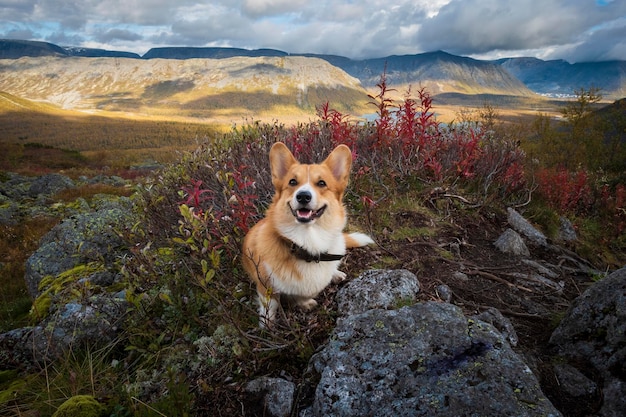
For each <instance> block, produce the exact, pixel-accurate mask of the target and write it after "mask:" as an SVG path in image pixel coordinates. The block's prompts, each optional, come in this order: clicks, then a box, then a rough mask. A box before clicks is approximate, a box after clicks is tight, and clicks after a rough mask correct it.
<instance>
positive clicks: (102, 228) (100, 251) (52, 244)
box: [25, 197, 134, 298]
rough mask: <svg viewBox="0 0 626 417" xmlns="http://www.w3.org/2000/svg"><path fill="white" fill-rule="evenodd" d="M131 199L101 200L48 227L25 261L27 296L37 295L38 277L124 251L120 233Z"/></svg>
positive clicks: (128, 216) (111, 259) (130, 218)
mask: <svg viewBox="0 0 626 417" xmlns="http://www.w3.org/2000/svg"><path fill="white" fill-rule="evenodd" d="M133 218H134V217H133V209H132V202H131V201H130V199H128V198H126V197H121V198H117V199H115V200H110V201H108V200H103V201H101V202H99V203H97V204H96V207H95V210H94V211H93V212H88V213H83V214H77V215H75V216H73V217H70V218H68V219H65V220H63V222H61V223H60V224H58V225H57V226H55V227H54V228H52V230H51V231H50V232H48V234H46V235H45V236H44V237H43V239H42V240H41V242H40V246H39V248H38V249H37V250H36V251H35V253H33V255H31V256H30V258H28V260H27V261H26V273H25V280H26V286H27V288H28V292H29V294H30V295H31V297H33V298H36V297H37V296H38V295H39V292H40V290H39V283H40V282H41V280H42V278H44V277H46V276H48V275H51V276H57V275H59V274H60V273H62V272H64V271H67V270H69V269H72V268H74V267H76V266H78V265H81V264H86V263H89V262H93V261H98V262H102V261H104V263H105V264H110V263H112V262H114V261H115V260H116V259H117V258H118V257H119V255H120V251H125V250H126V242H125V241H124V240H123V238H122V237H120V232H121V231H122V230H124V229H126V228H129V227H130V226H132V224H133V223H134V221H133Z"/></svg>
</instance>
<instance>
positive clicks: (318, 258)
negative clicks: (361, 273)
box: [285, 239, 344, 263]
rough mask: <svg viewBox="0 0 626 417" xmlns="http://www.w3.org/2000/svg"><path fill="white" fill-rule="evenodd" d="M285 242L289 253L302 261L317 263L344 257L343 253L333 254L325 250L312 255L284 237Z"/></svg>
mask: <svg viewBox="0 0 626 417" xmlns="http://www.w3.org/2000/svg"><path fill="white" fill-rule="evenodd" d="M285 242H286V243H287V244H288V245H289V246H290V249H291V253H292V254H293V255H294V256H295V257H296V258H298V259H300V260H302V261H306V262H316V263H319V262H327V261H340V260H341V259H343V257H344V255H333V254H331V253H327V252H324V253H320V254H317V255H314V254H312V253H311V252H309V251H307V250H306V249H304V248H303V247H302V246H298V245H296V244H295V243H294V242H292V241H290V240H288V239H285Z"/></svg>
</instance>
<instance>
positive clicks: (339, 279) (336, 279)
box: [333, 271, 346, 284]
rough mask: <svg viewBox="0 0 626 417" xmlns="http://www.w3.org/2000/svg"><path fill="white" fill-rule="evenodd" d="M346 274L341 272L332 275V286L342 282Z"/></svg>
mask: <svg viewBox="0 0 626 417" xmlns="http://www.w3.org/2000/svg"><path fill="white" fill-rule="evenodd" d="M345 279H346V273H345V272H341V271H335V272H334V273H333V284H338V283H340V282H342V281H345Z"/></svg>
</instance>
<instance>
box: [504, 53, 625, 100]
mask: <svg viewBox="0 0 626 417" xmlns="http://www.w3.org/2000/svg"><path fill="white" fill-rule="evenodd" d="M494 63H496V64H498V65H500V66H502V68H504V69H506V70H507V71H508V72H509V73H511V74H512V75H513V76H515V77H517V78H518V79H519V80H520V81H521V82H523V83H524V84H525V85H526V86H527V87H528V88H530V89H531V90H533V91H534V92H536V93H539V94H542V95H546V96H552V97H558V96H572V95H574V91H575V90H580V89H581V88H585V89H589V88H591V87H597V88H601V89H602V91H601V92H602V94H603V95H605V96H607V97H615V98H621V97H624V96H626V61H605V62H581V63H575V64H570V63H568V62H567V61H563V60H554V61H543V60H541V59H537V58H505V59H500V60H497V61H494Z"/></svg>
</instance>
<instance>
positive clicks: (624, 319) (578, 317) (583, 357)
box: [550, 268, 626, 417]
mask: <svg viewBox="0 0 626 417" xmlns="http://www.w3.org/2000/svg"><path fill="white" fill-rule="evenodd" d="M550 344H551V345H552V346H554V348H555V349H556V351H557V353H558V354H560V355H562V356H564V357H566V358H568V359H570V360H572V363H574V364H578V363H582V364H586V365H588V366H591V367H592V368H593V369H595V370H596V371H597V372H599V373H600V375H601V376H602V379H603V380H604V386H603V397H604V402H603V405H602V408H601V410H600V415H602V416H607V417H608V416H618V415H619V416H622V415H623V410H626V268H622V269H620V270H618V271H615V272H613V273H612V274H610V275H609V276H607V277H606V278H604V279H602V280H600V281H599V282H597V283H595V284H594V285H592V286H591V287H589V288H588V289H587V290H586V291H585V292H584V293H583V294H582V295H581V296H579V297H578V298H576V299H575V300H574V302H573V303H572V305H571V306H570V308H569V310H568V311H567V313H566V315H565V317H564V318H563V320H562V321H561V323H559V325H558V327H557V328H556V329H555V330H554V332H553V333H552V336H551V337H550Z"/></svg>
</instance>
